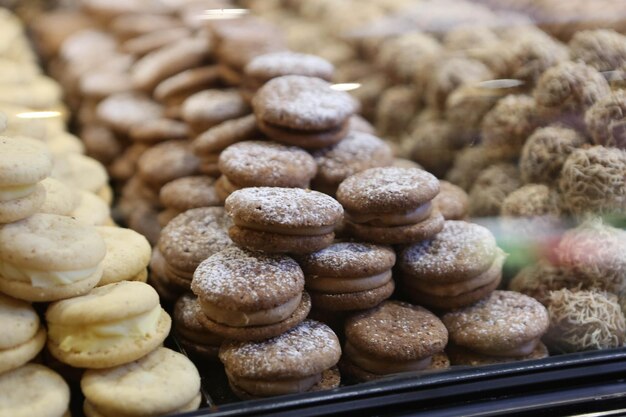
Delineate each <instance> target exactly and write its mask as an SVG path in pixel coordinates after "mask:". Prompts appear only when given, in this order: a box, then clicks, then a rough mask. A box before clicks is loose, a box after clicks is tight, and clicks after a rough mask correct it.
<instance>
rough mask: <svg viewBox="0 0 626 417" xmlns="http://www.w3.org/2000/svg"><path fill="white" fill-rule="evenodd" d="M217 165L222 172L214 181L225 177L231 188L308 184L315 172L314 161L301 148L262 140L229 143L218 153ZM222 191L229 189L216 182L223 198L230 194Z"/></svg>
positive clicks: (306, 185) (302, 185) (298, 186)
mask: <svg viewBox="0 0 626 417" xmlns="http://www.w3.org/2000/svg"><path fill="white" fill-rule="evenodd" d="M218 167H219V170H220V172H221V173H222V174H223V177H222V179H220V180H218V182H219V181H224V180H225V181H226V182H227V183H229V185H230V186H232V188H234V189H239V188H244V187H261V186H267V187H286V188H290V187H295V188H308V186H309V182H310V181H311V179H312V178H313V177H314V176H315V173H316V172H317V166H316V164H315V161H314V160H313V158H312V157H311V155H309V154H308V153H307V152H305V151H303V150H302V149H299V148H296V147H293V146H291V147H290V146H284V145H281V144H278V143H273V142H262V141H246V142H239V143H236V144H234V145H231V146H229V147H228V148H226V149H225V150H224V151H223V152H222V153H221V154H220V158H219V161H218ZM228 188H230V187H228ZM225 191H229V190H228V189H227V190H224V189H223V187H219V186H218V192H219V193H220V194H221V196H222V197H223V198H224V199H226V197H227V196H228V195H229V194H230V192H225ZM233 191H234V190H233Z"/></svg>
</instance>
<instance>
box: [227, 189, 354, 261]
mask: <svg viewBox="0 0 626 417" xmlns="http://www.w3.org/2000/svg"><path fill="white" fill-rule="evenodd" d="M225 209H226V213H227V214H228V215H229V216H231V217H232V218H233V222H234V224H235V226H233V227H231V228H230V231H229V234H230V237H231V238H232V239H233V241H234V242H235V243H237V244H238V245H241V246H242V247H245V248H248V249H251V250H261V251H266V252H271V253H283V252H291V253H299V254H304V253H310V252H314V251H316V250H320V249H323V248H325V247H326V246H328V245H330V244H331V243H332V241H333V238H334V232H333V231H334V228H335V226H336V225H337V224H338V223H339V222H340V220H341V216H342V214H343V209H342V207H341V205H340V204H339V203H338V202H337V201H335V200H334V199H333V198H331V197H329V196H327V195H325V194H322V193H319V192H316V191H310V190H303V189H299V188H276V187H257V188H244V189H241V190H238V191H235V192H234V193H232V194H231V195H230V196H229V197H228V198H227V199H226V203H225Z"/></svg>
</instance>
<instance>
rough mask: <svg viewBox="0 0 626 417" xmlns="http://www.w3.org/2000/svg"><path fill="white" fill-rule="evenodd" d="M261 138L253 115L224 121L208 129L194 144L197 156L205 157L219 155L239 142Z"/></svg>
mask: <svg viewBox="0 0 626 417" xmlns="http://www.w3.org/2000/svg"><path fill="white" fill-rule="evenodd" d="M260 136H261V132H260V131H259V130H258V128H257V125H256V119H255V118H254V115H253V114H250V115H248V116H243V117H239V118H236V119H230V120H226V121H223V122H221V123H219V124H217V125H215V126H214V127H212V128H211V129H207V130H206V131H205V132H203V133H201V134H200V135H198V136H197V137H196V139H195V140H194V141H193V143H192V148H193V151H194V152H195V154H196V155H198V156H200V157H203V156H205V155H206V156H209V155H218V156H219V153H220V152H221V151H223V150H224V149H226V148H227V147H229V146H230V145H233V144H235V143H237V142H242V141H244V140H251V139H254V138H257V137H260Z"/></svg>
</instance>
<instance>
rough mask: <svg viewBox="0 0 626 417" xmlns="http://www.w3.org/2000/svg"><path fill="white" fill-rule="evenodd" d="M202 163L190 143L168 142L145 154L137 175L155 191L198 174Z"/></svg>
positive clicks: (138, 166)
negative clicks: (169, 183) (192, 150)
mask: <svg viewBox="0 0 626 417" xmlns="http://www.w3.org/2000/svg"><path fill="white" fill-rule="evenodd" d="M199 166H200V161H199V160H198V158H197V157H196V156H195V155H194V154H193V153H192V152H191V148H190V146H189V142H186V141H167V142H163V143H160V144H158V145H156V146H153V147H152V148H150V149H148V150H147V151H146V152H144V153H143V154H142V155H141V157H140V158H139V161H137V169H138V171H137V174H138V175H139V177H140V178H141V179H142V180H143V182H144V183H145V184H147V185H148V186H150V187H151V188H152V189H154V190H155V191H158V190H160V189H161V187H162V186H163V185H165V184H167V183H168V182H170V181H173V180H175V179H177V178H182V177H188V176H189V175H194V174H197V173H198V170H199Z"/></svg>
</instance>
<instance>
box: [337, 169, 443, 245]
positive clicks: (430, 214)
mask: <svg viewBox="0 0 626 417" xmlns="http://www.w3.org/2000/svg"><path fill="white" fill-rule="evenodd" d="M438 193H439V181H438V180H437V178H436V177H435V176H433V175H431V174H429V173H428V172H426V171H423V170H421V169H417V168H396V167H385V168H370V169H368V170H365V171H362V172H360V173H357V174H354V175H352V176H350V177H348V178H346V179H345V180H344V181H343V182H342V183H341V184H339V188H338V189H337V200H338V201H339V202H340V203H341V204H342V205H343V207H344V208H345V210H346V221H345V226H346V231H347V232H348V233H349V234H351V235H353V236H355V237H356V238H358V239H360V240H363V241H366V242H372V243H380V244H386V245H388V244H409V243H413V242H419V241H422V240H425V239H429V238H431V237H432V236H434V235H435V234H437V233H439V231H440V230H441V229H442V227H443V216H442V215H441V213H439V211H438V210H436V209H434V208H433V204H432V199H433V198H434V197H435V196H436V195H437V194H438Z"/></svg>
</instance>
